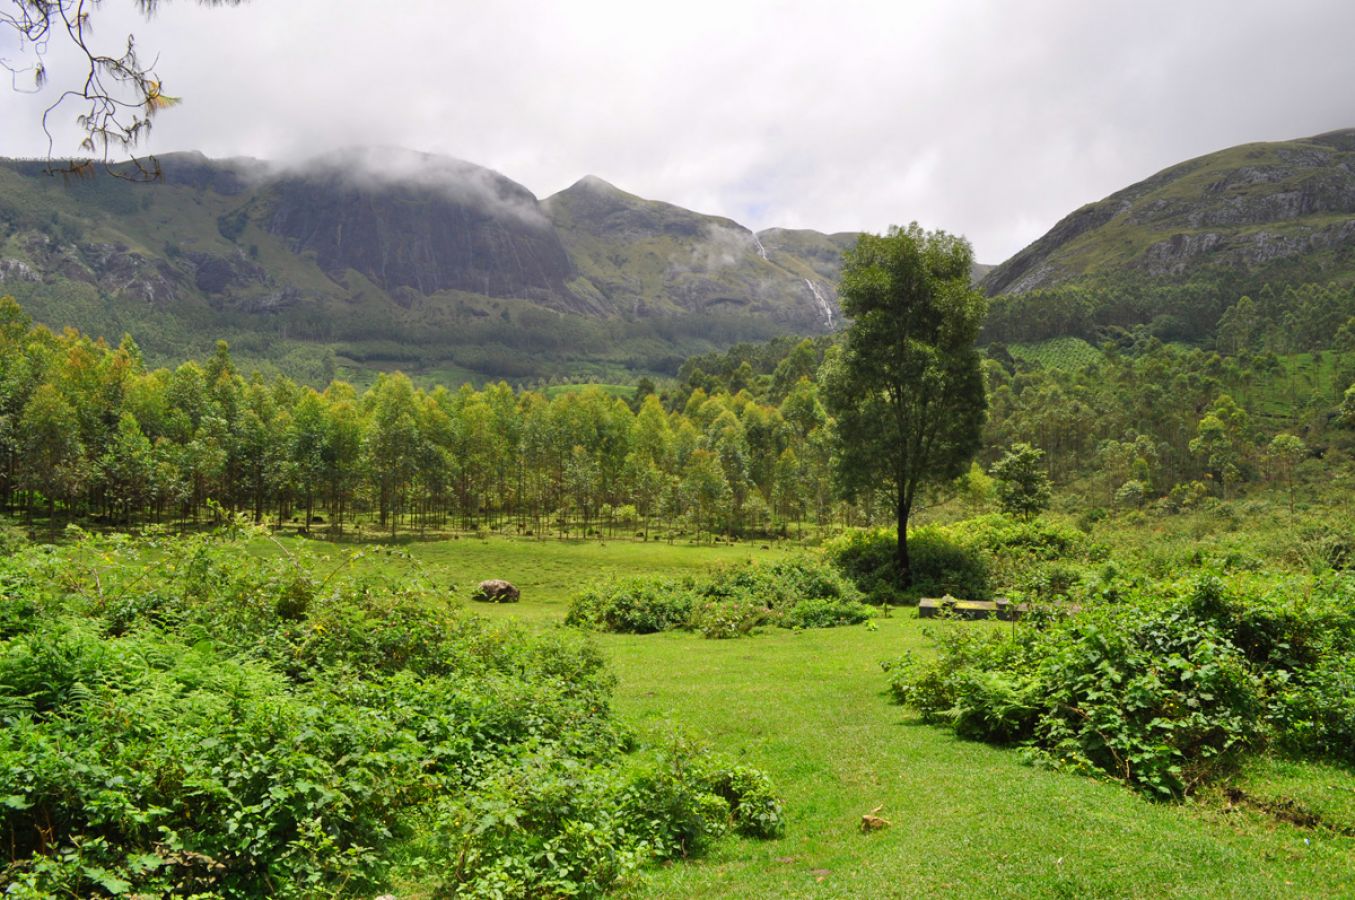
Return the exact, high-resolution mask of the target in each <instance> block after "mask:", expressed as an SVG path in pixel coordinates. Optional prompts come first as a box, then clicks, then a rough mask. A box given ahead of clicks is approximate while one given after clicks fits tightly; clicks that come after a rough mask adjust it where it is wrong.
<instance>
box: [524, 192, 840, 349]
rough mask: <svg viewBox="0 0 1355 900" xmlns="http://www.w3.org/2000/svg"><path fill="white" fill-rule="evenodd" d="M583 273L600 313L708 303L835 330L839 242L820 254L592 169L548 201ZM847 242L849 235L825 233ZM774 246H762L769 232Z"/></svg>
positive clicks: (704, 308) (829, 241)
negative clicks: (630, 187)
mask: <svg viewBox="0 0 1355 900" xmlns="http://www.w3.org/2000/svg"><path fill="white" fill-rule="evenodd" d="M542 208H543V210H544V211H545V213H546V215H547V216H548V217H549V218H550V220H551V221H552V222H553V223H554V225H555V228H556V231H557V232H558V233H559V235H560V238H561V240H562V241H563V242H564V245H565V247H566V249H567V250H568V251H569V256H570V259H571V260H573V262H574V264H575V266H577V268H578V272H579V277H578V279H577V280H576V281H575V282H574V283H573V284H572V285H571V288H572V290H573V292H574V293H575V295H576V296H578V297H580V298H587V300H588V301H589V302H591V304H592V305H593V307H594V308H596V309H598V310H600V311H603V310H605V311H607V312H611V313H619V314H623V315H632V316H638V317H644V316H652V315H655V314H690V313H704V312H710V311H715V310H718V311H721V312H724V313H744V314H749V315H753V316H757V317H765V318H767V319H769V320H771V321H775V322H778V323H782V324H784V325H785V326H786V327H787V328H789V329H791V330H797V331H803V332H807V333H813V332H818V331H823V330H826V329H830V328H832V326H833V325H834V323H835V321H836V320H838V319H840V315H839V313H838V310H837V290H836V287H835V285H836V284H837V275H838V268H839V266H840V259H841V250H838V251H837V252H836V254H829V255H830V257H831V258H829V259H826V260H825V259H821V258H818V257H817V254H818V251H819V247H818V246H817V245H815V244H813V243H812V242H810V241H806V242H802V245H800V246H799V247H798V249H799V251H800V252H796V250H794V249H790V247H791V245H790V244H788V243H787V242H781V241H778V240H777V236H779V235H780V234H782V232H780V231H779V230H777V229H773V230H772V231H768V232H763V233H762V234H754V233H753V232H752V231H750V230H748V229H747V228H745V227H743V226H742V225H740V224H739V223H737V222H735V221H733V220H731V219H725V218H720V217H718V216H707V215H702V214H700V213H695V212H692V211H691V210H687V209H683V208H682V207H679V206H673V205H672V204H669V203H660V202H656V201H653V200H645V199H643V198H641V197H637V196H635V195H634V194H628V193H626V192H625V191H622V190H620V189H619V188H617V187H614V186H613V185H611V184H608V183H607V182H605V181H603V180H602V179H600V178H596V177H594V176H587V177H585V178H583V179H581V180H580V181H578V182H577V183H575V184H574V185H572V186H570V187H569V188H566V189H565V190H563V191H561V192H560V193H558V194H555V195H553V196H551V197H548V198H547V199H546V200H545V202H544V203H543V204H542ZM808 234H812V235H814V236H815V238H817V239H818V240H820V241H821V242H823V243H824V244H826V245H829V246H839V245H840V246H843V247H845V246H850V244H851V242H852V241H854V240H855V235H851V236H849V237H847V238H846V240H843V237H844V236H838V235H819V234H817V233H816V232H809V233H808ZM764 235H765V236H767V240H768V241H770V242H771V243H770V245H764V242H763V236H764Z"/></svg>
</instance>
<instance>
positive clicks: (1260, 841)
mask: <svg viewBox="0 0 1355 900" xmlns="http://www.w3.org/2000/svg"><path fill="white" fill-rule="evenodd" d="M762 546H763V545H760V544H737V545H715V546H695V545H691V544H681V543H679V544H674V545H668V544H666V543H652V542H651V543H640V542H630V541H610V542H607V543H605V544H603V543H599V542H589V543H583V542H578V543H561V542H534V541H525V540H512V539H504V538H491V539H488V540H476V539H465V538H462V539H460V540H455V541H437V542H428V543H414V544H408V545H405V549H406V550H407V551H408V552H409V554H410V557H411V558H412V560H411V561H400V560H396V561H391V560H390V559H389V558H387V557H376V556H374V557H372V558H371V559H372V560H373V562H370V563H365V564H372V565H379V566H382V567H386V566H395V565H413V564H414V563H417V565H418V566H420V567H421V568H422V569H423V571H424V574H425V575H426V576H427V577H428V578H429V579H430V580H432V581H433V582H434V583H435V584H441V583H445V584H446V585H448V588H449V601H448V602H450V603H454V604H461V603H467V602H468V601H466V600H465V597H466V596H467V595H468V593H469V589H470V587H472V586H473V584H474V583H475V582H477V581H478V580H480V579H482V578H490V577H498V578H506V579H508V580H510V581H513V582H514V583H515V584H517V585H518V586H519V587H520V588H521V589H522V600H521V602H520V603H518V604H514V605H491V604H473V605H474V607H475V608H476V609H477V610H479V611H482V612H484V613H486V614H488V615H490V616H493V617H504V618H516V619H519V620H521V621H523V622H527V623H530V624H531V625H532V626H533V627H537V628H542V629H551V628H555V627H559V626H560V624H561V622H562V621H563V618H564V614H565V612H566V610H567V608H568V599H569V597H570V595H571V593H572V592H573V591H574V590H575V589H576V588H577V587H579V586H580V585H581V584H583V583H585V582H587V581H589V580H592V579H594V578H599V577H604V576H607V575H616V574H640V573H662V574H682V573H687V572H697V571H700V570H701V569H702V568H704V567H707V566H711V565H719V564H722V563H730V562H736V561H740V560H746V559H749V558H759V557H767V556H771V555H774V554H776V553H779V552H781V551H778V550H776V549H766V550H764V549H762ZM453 585H454V586H455V588H454V589H453V588H452V586H453ZM1004 627H1010V626H1007V625H1001V624H997V623H991V624H990V623H982V622H980V623H946V622H940V623H937V622H930V621H928V622H924V621H922V620H919V619H918V618H917V617H916V612H915V611H914V610H913V609H907V608H905V609H896V610H894V611H893V613H892V614H891V615H888V616H881V617H879V618H877V619H875V620H874V621H873V622H871V623H868V624H865V625H856V626H849V627H842V628H832V629H814V630H805V631H787V630H783V629H768V630H766V631H764V632H762V633H758V634H755V635H753V636H751V637H748V638H744V639H740V640H732V641H712V640H705V639H703V638H701V637H700V636H698V635H694V634H689V633H674V632H668V633H663V634H653V635H615V634H604V635H599V636H598V637H597V638H596V640H597V642H598V644H599V646H600V647H601V649H602V650H603V652H604V654H605V656H606V658H607V659H608V661H609V663H610V666H611V668H612V671H613V672H614V673H615V675H616V679H617V686H616V692H615V704H616V708H617V711H618V712H619V713H620V714H621V717H622V720H623V721H625V722H626V723H628V724H629V725H630V726H631V727H633V728H635V729H637V730H638V731H639V732H640V733H641V734H662V733H666V732H667V731H669V730H671V729H673V728H674V727H676V728H680V729H684V730H689V731H691V732H693V733H694V734H696V735H698V736H700V737H702V738H704V739H705V740H708V741H709V742H711V743H712V744H713V745H715V746H718V747H719V748H720V749H721V750H722V751H723V752H725V753H727V754H730V755H732V756H735V757H736V758H738V759H739V760H740V761H742V762H746V763H747V764H749V765H752V766H755V767H758V768H760V769H762V770H763V771H765V772H767V774H768V775H770V776H771V778H772V779H773V781H774V783H775V784H776V787H777V790H778V791H779V792H780V793H781V795H782V796H783V797H784V799H785V807H786V820H787V827H786V830H785V834H784V836H782V837H781V838H779V839H776V840H771V841H766V840H753V839H744V838H727V839H725V840H724V841H723V842H721V843H720V844H719V845H718V846H717V848H716V849H715V851H714V852H713V853H711V854H710V855H708V856H707V857H706V858H703V859H700V860H693V861H689V862H686V863H682V864H670V865H665V866H663V867H660V868H658V869H655V870H652V871H651V873H650V877H649V879H648V880H647V882H646V883H645V884H644V885H643V886H641V887H640V888H639V889H638V890H637V893H638V894H639V895H640V896H652V897H717V896H718V897H877V896H883V897H908V896H933V895H937V894H949V895H953V896H981V897H989V896H993V897H1032V896H1040V897H1044V896H1049V897H1063V896H1082V897H1109V896H1116V897H1125V896H1130V897H1160V896H1173V897H1259V896H1295V897H1342V896H1351V895H1352V894H1355V775H1352V773H1351V772H1349V771H1347V770H1345V769H1343V768H1341V767H1339V766H1332V765H1321V764H1313V763H1296V762H1281V761H1273V760H1262V761H1260V762H1257V763H1255V764H1253V765H1252V766H1251V767H1250V768H1249V769H1248V770H1247V771H1246V772H1245V773H1243V775H1242V776H1241V777H1240V778H1239V780H1238V781H1237V782H1236V784H1238V785H1240V786H1241V788H1240V790H1241V791H1242V793H1241V794H1239V793H1238V792H1237V790H1236V789H1235V790H1234V793H1232V794H1229V793H1227V792H1224V791H1222V790H1211V791H1207V792H1205V793H1203V794H1201V795H1198V796H1196V797H1194V798H1192V799H1190V800H1187V801H1184V802H1154V801H1150V800H1147V799H1144V797H1143V796H1142V795H1140V794H1138V793H1135V792H1133V791H1131V790H1129V789H1127V788H1126V787H1124V786H1123V785H1120V784H1117V783H1112V782H1109V781H1103V780H1098V779H1095V778H1088V777H1084V776H1080V775H1074V774H1068V773H1061V772H1055V771H1049V770H1047V769H1044V768H1040V767H1037V766H1034V765H1030V764H1028V763H1027V762H1026V761H1025V760H1024V758H1023V756H1022V754H1021V752H1020V751H1018V750H1015V749H1004V748H1000V747H992V746H988V745H985V744H981V743H975V742H970V741H965V740H961V739H959V738H957V737H956V736H955V735H954V734H953V733H952V732H951V731H949V730H945V729H941V728H937V727H932V726H929V725H925V724H923V723H921V722H920V721H919V719H918V718H917V717H916V716H915V715H914V714H912V713H910V712H908V711H906V710H905V709H903V708H901V707H898V706H894V705H891V704H890V702H889V700H888V698H887V696H886V692H885V690H884V687H885V679H884V677H883V673H882V671H881V666H880V663H881V661H882V660H886V659H892V658H896V657H897V656H899V655H900V654H901V653H902V652H903V651H906V650H911V651H913V652H914V653H918V654H928V653H930V652H932V638H933V636H934V635H935V634H936V633H937V632H938V630H940V629H947V628H967V629H975V628H979V629H987V628H1004ZM1292 809H1302V810H1312V811H1316V812H1318V813H1319V815H1320V819H1321V824H1320V825H1318V826H1316V827H1313V826H1312V825H1310V824H1304V823H1302V822H1296V821H1292V820H1293V819H1295V818H1300V819H1301V818H1302V817H1301V816H1286V815H1285V810H1292ZM869 813H874V814H876V815H878V816H880V817H883V818H884V819H886V820H888V822H889V823H890V824H889V825H888V827H885V828H883V829H880V830H878V831H873V832H871V833H868V834H867V833H862V831H861V817H862V816H863V815H864V814H869Z"/></svg>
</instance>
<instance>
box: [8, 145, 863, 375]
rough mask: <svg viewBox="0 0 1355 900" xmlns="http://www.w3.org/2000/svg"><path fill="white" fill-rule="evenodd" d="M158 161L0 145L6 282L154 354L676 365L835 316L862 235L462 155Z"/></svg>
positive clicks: (36, 308) (404, 362)
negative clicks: (225, 351)
mask: <svg viewBox="0 0 1355 900" xmlns="http://www.w3.org/2000/svg"><path fill="white" fill-rule="evenodd" d="M161 164H162V167H163V170H164V173H165V177H164V179H163V180H162V181H159V182H155V183H151V184H137V183H132V182H130V181H128V180H126V179H122V178H117V177H112V176H111V175H108V174H103V173H100V174H98V175H97V176H95V177H92V178H88V179H81V178H64V177H60V176H52V175H50V174H47V173H46V171H45V168H46V167H45V165H44V164H43V163H40V162H32V161H20V160H0V292H3V293H12V294H15V295H16V296H17V297H18V298H19V300H20V302H21V303H23V304H24V306H25V307H26V308H27V309H28V310H29V311H30V312H31V313H32V314H33V315H34V317H35V318H36V319H38V320H39V321H44V322H47V323H48V324H50V325H52V326H53V327H62V326H66V325H73V326H76V327H79V328H82V329H84V330H87V331H90V332H93V333H96V334H104V335H107V336H108V337H109V338H110V339H116V338H117V336H118V335H120V334H121V333H122V332H124V331H128V332H131V333H133V334H134V335H135V336H136V337H137V339H138V341H140V342H141V344H142V347H143V350H145V352H146V353H147V355H148V356H150V357H151V358H152V359H166V360H167V359H172V358H178V357H181V356H182V355H183V354H184V353H185V352H195V353H200V352H203V351H204V350H205V349H206V348H210V346H211V342H212V341H213V340H214V339H215V338H217V337H226V338H227V339H228V340H230V341H231V343H232V347H233V350H234V351H235V352H236V354H237V358H241V357H243V358H244V359H245V360H249V361H255V362H260V363H267V362H270V361H271V362H274V363H278V361H279V360H281V363H278V364H280V365H281V366H282V367H283V368H284V369H286V370H288V371H293V372H296V373H298V374H299V375H300V376H301V377H306V378H310V379H312V380H317V379H322V378H324V377H326V376H327V374H328V373H330V372H331V371H334V370H336V369H337V370H338V372H339V373H340V374H347V375H349V376H350V377H358V378H359V380H360V379H361V378H362V377H365V376H367V377H369V376H370V374H371V372H373V371H375V370H379V369H383V368H389V367H392V366H397V365H398V366H401V367H403V368H406V369H410V368H413V369H416V370H422V371H424V372H426V373H429V375H430V377H437V378H440V379H442V380H455V379H461V378H477V377H509V378H519V379H530V378H539V377H546V376H552V375H572V376H579V375H598V376H601V375H606V374H608V373H615V372H618V371H620V370H623V369H624V370H630V371H633V370H648V371H654V372H664V371H672V370H674V369H675V368H676V365H677V364H678V362H680V360H681V359H682V358H683V357H685V356H687V355H690V354H691V353H696V352H704V351H708V350H710V349H714V348H719V347H724V346H728V345H729V344H732V343H734V342H736V341H739V340H760V339H765V338H769V337H771V336H774V335H776V334H782V333H786V332H793V333H801V334H816V333H824V332H827V331H830V330H832V329H833V328H834V327H836V326H837V325H838V324H839V322H840V313H839V312H838V308H837V299H836V290H835V285H836V282H837V273H838V265H839V259H840V255H841V250H842V249H844V248H845V247H847V246H850V244H851V242H852V241H853V240H854V239H855V235H850V234H843V235H822V234H818V233H816V232H808V231H804V232H801V231H793V232H792V231H782V230H778V229H773V230H771V231H767V232H763V233H762V234H760V235H759V234H754V233H753V232H752V231H750V230H748V229H747V228H745V227H743V226H742V225H739V224H738V223H736V222H733V221H732V220H729V219H724V218H719V217H715V216H707V215H702V214H700V213H696V212H692V211H690V210H685V209H682V208H680V207H677V206H673V205H671V204H667V203H660V202H656V201H651V200H645V199H643V198H640V197H637V196H635V195H632V194H628V193H626V192H624V191H621V190H620V189H618V188H616V187H613V186H612V185H609V184H607V183H606V182H604V181H602V180H600V179H597V178H593V177H588V178H584V179H583V180H581V181H580V182H578V183H577V184H575V185H573V186H572V187H570V188H568V189H566V190H564V191H561V192H560V193H558V194H556V195H554V196H552V197H550V198H547V199H546V200H545V201H539V200H538V199H537V198H536V197H535V196H534V195H533V194H532V193H531V192H530V191H528V190H527V189H526V188H525V187H523V186H522V185H520V184H518V183H516V182H514V181H512V180H510V179H508V178H506V177H505V176H503V175H501V174H499V173H497V172H494V171H492V170H489V169H486V168H483V167H480V166H476V165H473V164H471V163H466V162H462V161H459V160H453V159H448V158H445V157H437V156H430V155H427V154H419V153H411V152H408V151H401V150H391V149H362V150H347V151H342V152H338V153H331V154H327V155H325V156H321V157H318V158H316V159H312V160H309V161H307V162H305V163H303V164H299V165H290V166H279V165H275V164H270V163H267V162H263V161H260V160H253V159H233V160H209V159H207V158H206V157H203V156H201V155H199V154H169V155H166V156H162V157H161Z"/></svg>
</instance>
